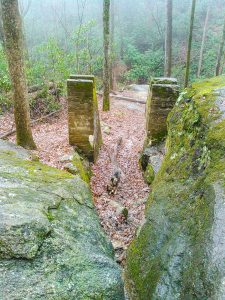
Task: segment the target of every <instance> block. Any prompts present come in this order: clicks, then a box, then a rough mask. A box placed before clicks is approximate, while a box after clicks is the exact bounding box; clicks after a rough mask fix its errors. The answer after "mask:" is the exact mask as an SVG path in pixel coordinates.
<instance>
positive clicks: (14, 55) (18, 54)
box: [1, 0, 36, 149]
mask: <svg viewBox="0 0 225 300" xmlns="http://www.w3.org/2000/svg"><path fill="white" fill-rule="evenodd" d="M1 5H2V19H3V30H4V37H5V49H6V55H7V60H8V65H9V72H10V77H11V81H12V85H13V92H14V116H15V123H16V139H17V144H18V145H20V146H22V147H24V148H27V149H36V146H35V143H34V140H33V137H32V132H31V126H30V112H29V104H28V89H27V82H26V77H25V67H24V53H23V33H22V23H21V17H20V14H19V8H18V0H10V1H9V0H1Z"/></svg>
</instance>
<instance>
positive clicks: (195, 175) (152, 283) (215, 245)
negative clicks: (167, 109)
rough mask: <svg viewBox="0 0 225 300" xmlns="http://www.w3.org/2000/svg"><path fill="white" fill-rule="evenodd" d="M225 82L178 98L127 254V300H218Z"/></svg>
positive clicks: (224, 201)
mask: <svg viewBox="0 0 225 300" xmlns="http://www.w3.org/2000/svg"><path fill="white" fill-rule="evenodd" d="M224 87H225V77H217V78H213V79H211V80H206V81H203V82H199V83H195V84H193V85H192V87H191V88H190V89H187V90H185V91H184V92H183V93H182V94H181V96H180V98H179V99H178V101H177V104H176V106H175V108H174V109H173V111H172V113H171V114H170V115H169V118H168V124H169V128H168V137H167V142H166V156H165V158H164V161H163V163H162V166H161V168H160V170H159V172H158V174H157V175H156V178H155V180H154V182H153V185H152V193H151V194H150V197H149V199H148V201H147V207H146V221H145V223H144V224H143V226H142V228H141V230H140V231H139V232H138V233H137V237H136V238H135V240H134V241H133V242H132V244H131V246H130V247H129V249H128V253H127V266H126V272H125V277H126V285H127V290H128V292H129V296H130V299H138V300H149V299H171V300H172V299H173V300H174V299H201V300H205V299H225V285H224V278H225V259H224V258H225V225H224V224H225V223H224V217H225V184H224V182H225V174H224V170H225V161H224V160H225V157H224V153H225V130H224V128H225V120H224V99H225V93H224Z"/></svg>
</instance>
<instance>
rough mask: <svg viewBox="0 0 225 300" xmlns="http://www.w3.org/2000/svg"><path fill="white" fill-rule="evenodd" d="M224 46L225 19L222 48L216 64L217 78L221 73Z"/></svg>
mask: <svg viewBox="0 0 225 300" xmlns="http://www.w3.org/2000/svg"><path fill="white" fill-rule="evenodd" d="M224 44H225V18H224V25H223V34H222V38H221V42H220V48H219V53H218V57H217V63H216V76H219V75H220V71H221V61H222V57H223V52H224Z"/></svg>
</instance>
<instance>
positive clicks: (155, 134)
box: [145, 78, 179, 146]
mask: <svg viewBox="0 0 225 300" xmlns="http://www.w3.org/2000/svg"><path fill="white" fill-rule="evenodd" d="M178 97H179V86H178V85H177V80H176V79H175V78H153V79H152V80H151V82H150V87H149V95H148V99H147V104H146V140H145V146H147V145H149V144H151V145H154V144H157V143H159V142H160V141H162V140H163V139H164V138H165V136H166V134H167V117H168V114H169V113H170V111H171V110H172V109H173V107H174V105H175V103H176V101H177V99H178Z"/></svg>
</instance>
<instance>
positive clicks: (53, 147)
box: [0, 95, 149, 263]
mask: <svg viewBox="0 0 225 300" xmlns="http://www.w3.org/2000/svg"><path fill="white" fill-rule="evenodd" d="M132 96H134V95H132ZM100 106H101V101H100ZM144 110H145V106H144V105H143V104H136V103H130V102H127V101H120V100H112V101H111V111H110V112H107V113H105V112H101V113H100V115H101V122H102V132H103V140H104V144H103V146H102V149H101V152H100V156H99V159H98V162H97V164H96V165H93V174H94V176H93V177H92V180H91V188H92V191H93V196H94V201H95V204H96V208H97V211H98V214H99V217H100V220H101V224H102V226H103V227H104V229H105V231H106V233H107V234H108V236H109V237H110V239H111V241H112V242H113V245H114V247H115V249H116V253H117V259H118V261H119V262H121V263H123V260H124V250H125V249H126V248H127V246H128V245H129V243H130V242H131V240H132V238H133V236H134V234H135V230H136V228H137V227H138V226H139V225H140V223H141V222H142V220H143V217H144V205H145V201H146V198H147V196H148V193H149V188H148V186H147V185H146V184H145V183H144V181H143V177H142V173H141V170H140V169H139V164H138V160H139V155H140V151H141V150H142V147H143V141H144V134H145V131H144V119H145V117H144ZM100 111H101V107H100ZM12 123H13V122H12V115H10V114H7V115H5V116H4V117H1V119H0V129H3V128H4V131H7V130H9V129H10V128H11V127H12ZM7 126H8V128H7ZM67 126H68V125H67V113H66V110H65V111H63V112H61V113H60V114H59V115H58V116H56V117H53V118H51V119H50V120H48V122H47V123H46V122H44V123H39V124H37V125H35V126H34V127H33V134H34V139H35V142H36V144H37V145H38V155H39V156H40V160H41V161H42V162H44V163H46V164H48V165H51V166H55V167H58V168H63V162H61V158H62V157H63V156H65V155H66V154H69V153H71V152H72V147H71V146H70V145H69V144H68V127H67ZM120 137H122V145H121V147H120V150H119V155H118V162H119V165H120V168H121V169H122V173H123V175H122V180H121V183H120V185H119V188H118V191H117V194H116V195H114V196H109V195H108V193H107V191H106V187H107V184H108V182H109V179H110V177H111V173H112V166H111V163H110V160H109V155H108V152H109V151H110V149H111V148H112V147H113V145H114V144H115V143H116V141H117V140H118V138H120ZM10 140H11V141H15V136H12V137H11V138H10ZM112 201H114V202H112ZM115 202H116V203H119V204H120V205H122V206H123V207H126V208H127V209H128V219H127V220H125V219H124V218H123V217H122V216H121V214H118V213H117V212H116V211H117V209H116V208H115V205H114V204H115ZM112 203H114V204H113V205H112Z"/></svg>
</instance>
